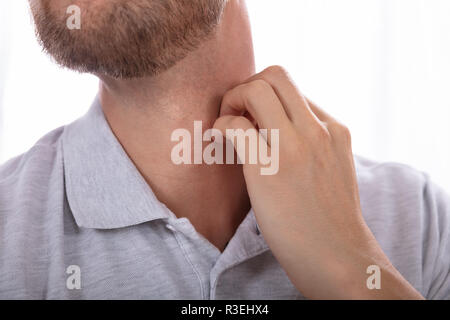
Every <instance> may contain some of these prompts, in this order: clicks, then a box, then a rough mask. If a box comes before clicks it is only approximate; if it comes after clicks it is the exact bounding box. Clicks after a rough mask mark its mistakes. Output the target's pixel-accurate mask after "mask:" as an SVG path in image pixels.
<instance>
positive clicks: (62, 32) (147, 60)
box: [30, 0, 227, 79]
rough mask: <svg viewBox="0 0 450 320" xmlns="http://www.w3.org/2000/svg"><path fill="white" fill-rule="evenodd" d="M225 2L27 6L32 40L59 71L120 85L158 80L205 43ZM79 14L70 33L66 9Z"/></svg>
mask: <svg viewBox="0 0 450 320" xmlns="http://www.w3.org/2000/svg"><path fill="white" fill-rule="evenodd" d="M226 1H227V0H128V1H127V0H78V1H74V0H30V4H31V11H32V14H33V18H34V22H35V26H36V35H37V37H38V40H39V42H40V44H41V45H42V47H43V48H44V51H46V52H47V53H48V54H49V55H50V56H51V57H52V58H53V59H54V60H55V62H56V63H58V64H59V65H61V66H63V67H66V68H69V69H72V70H75V71H78V72H82V73H91V74H95V75H97V76H100V77H101V76H109V77H113V78H118V79H119V78H120V79H130V78H140V77H148V76H155V75H157V74H160V73H162V72H164V71H166V70H168V69H170V68H171V67H172V66H174V65H175V64H176V63H177V62H178V61H180V60H182V59H183V58H185V57H186V56H187V55H188V54H189V52H191V51H194V50H195V49H197V48H198V47H199V46H200V44H201V43H202V42H203V41H206V40H207V39H208V38H209V37H211V35H212V34H213V31H214V30H215V29H216V27H217V25H218V24H219V22H220V18H221V16H222V13H223V9H224V6H225V3H226ZM71 4H77V5H78V6H79V7H80V9H81V28H80V29H73V30H71V29H69V28H68V26H67V19H68V18H69V17H70V15H69V14H67V12H66V10H67V7H69V5H71Z"/></svg>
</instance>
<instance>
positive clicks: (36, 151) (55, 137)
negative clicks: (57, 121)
mask: <svg viewBox="0 0 450 320" xmlns="http://www.w3.org/2000/svg"><path fill="white" fill-rule="evenodd" d="M63 132H64V128H63V127H61V128H58V129H56V130H53V131H52V132H50V133H48V134H47V135H45V136H44V137H42V138H41V139H40V140H39V141H38V142H37V143H36V144H35V145H34V146H33V147H32V148H31V149H30V150H29V151H27V152H26V153H24V154H22V155H20V156H18V157H15V158H13V159H11V160H9V161H7V162H6V163H4V164H3V165H1V166H0V188H2V187H3V188H5V187H6V186H8V187H10V186H11V185H14V184H16V183H18V182H20V181H21V180H23V179H42V178H44V179H45V177H48V174H49V173H50V172H51V170H52V168H53V167H54V165H55V161H57V158H58V153H59V151H60V150H59V148H60V140H61V136H62V133H63ZM0 190H1V189H0Z"/></svg>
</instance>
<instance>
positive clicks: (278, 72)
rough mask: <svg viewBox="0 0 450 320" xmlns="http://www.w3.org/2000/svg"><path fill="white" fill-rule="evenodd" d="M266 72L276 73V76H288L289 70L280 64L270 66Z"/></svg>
mask: <svg viewBox="0 0 450 320" xmlns="http://www.w3.org/2000/svg"><path fill="white" fill-rule="evenodd" d="M265 72H266V73H268V74H272V75H275V76H288V75H289V73H288V72H287V70H286V69H285V68H284V67H282V66H279V65H275V66H271V67H268V68H267V69H266V70H265Z"/></svg>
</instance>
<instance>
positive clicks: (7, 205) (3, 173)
mask: <svg viewBox="0 0 450 320" xmlns="http://www.w3.org/2000/svg"><path fill="white" fill-rule="evenodd" d="M63 131H64V128H59V129H56V130H54V131H52V132H50V133H48V134H47V135H45V136H44V137H43V138H41V139H40V140H39V141H38V142H37V143H36V144H35V145H34V146H33V147H32V148H31V149H30V150H29V151H27V152H26V153H24V154H22V155H20V156H18V157H16V158H13V159H11V160H9V161H7V162H6V163H5V164H3V165H2V166H0V225H1V224H4V223H9V222H12V221H13V220H16V219H27V218H30V217H29V216H28V215H29V214H31V212H34V213H35V214H34V217H33V218H35V219H36V218H38V217H39V216H38V213H39V214H41V213H42V212H43V211H46V208H47V207H48V206H49V205H50V201H49V200H51V198H52V197H54V196H56V193H57V192H55V190H57V189H60V188H61V187H63V160H62V151H61V148H62V146H61V143H60V142H61V136H62V133H63ZM61 191H62V190H61ZM35 222H36V220H35Z"/></svg>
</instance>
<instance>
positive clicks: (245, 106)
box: [220, 80, 292, 129]
mask: <svg viewBox="0 0 450 320" xmlns="http://www.w3.org/2000/svg"><path fill="white" fill-rule="evenodd" d="M245 112H248V113H250V115H251V116H252V118H253V119H254V120H255V121H256V123H257V124H258V127H259V128H265V129H281V128H288V127H291V126H292V125H291V122H290V120H289V118H288V116H287V114H286V112H285V111H284V108H283V105H282V104H281V101H280V99H278V96H277V95H276V94H275V92H274V91H273V88H272V87H271V86H270V85H269V84H268V83H267V82H265V81H264V80H255V81H251V82H248V83H244V84H242V85H239V86H237V87H236V88H234V89H232V90H230V91H228V92H227V93H226V94H225V96H224V97H223V99H222V106H221V110H220V115H221V116H226V115H232V116H243V115H244V114H245Z"/></svg>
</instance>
